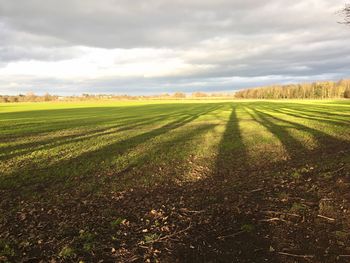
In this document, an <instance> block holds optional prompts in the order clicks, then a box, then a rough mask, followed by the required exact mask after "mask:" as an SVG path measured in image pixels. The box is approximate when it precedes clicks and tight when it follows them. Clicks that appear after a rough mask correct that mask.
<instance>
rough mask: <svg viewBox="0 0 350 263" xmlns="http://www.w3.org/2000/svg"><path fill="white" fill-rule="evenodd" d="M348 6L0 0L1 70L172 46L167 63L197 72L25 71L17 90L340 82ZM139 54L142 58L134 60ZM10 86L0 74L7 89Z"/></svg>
mask: <svg viewBox="0 0 350 263" xmlns="http://www.w3.org/2000/svg"><path fill="white" fill-rule="evenodd" d="M343 5H344V2H343V0H296V1H288V0H267V1H256V0H235V1H232V0H215V1H213V0H172V1H170V0H150V1H143V0H133V1H130V0H105V1H97V0H60V1H58V0H45V1H44V0H26V1H20V0H11V1H9V0H0V38H1V42H0V67H4V66H6V63H8V62H11V61H20V60H40V61H58V60H62V59H69V58H74V57H79V56H80V55H81V51H80V50H79V48H78V47H79V46H87V47H99V48H102V49H114V48H119V49H125V50H126V51H127V50H128V51H130V49H131V48H145V47H146V48H153V49H160V48H166V49H169V50H170V51H172V52H170V53H169V54H168V53H166V52H165V53H164V54H162V56H163V58H164V59H165V60H166V59H171V58H173V57H174V56H176V57H177V58H179V59H181V60H183V61H184V62H185V63H186V64H190V65H192V66H193V67H194V68H198V67H199V69H196V70H193V71H189V72H182V73H181V74H178V75H176V76H173V75H171V76H164V77H162V78H159V77H157V78H156V77H153V78H138V77H135V78H121V77H119V78H117V77H115V78H114V77H108V78H107V77H106V78H100V79H94V80H87V79H88V78H86V79H83V80H79V81H78V80H71V81H68V80H60V79H54V78H39V77H35V76H32V77H20V78H19V80H20V81H19V83H20V85H19V86H21V87H22V88H23V89H36V90H38V91H41V90H44V89H51V88H50V87H56V89H53V90H57V89H59V90H61V89H62V93H79V92H84V91H90V92H94V91H95V90H98V91H99V92H101V93H102V92H104V91H105V92H111V93H112V92H119V93H123V92H124V93H125V92H131V93H149V92H158V91H159V92H160V91H165V92H169V91H176V90H181V91H194V90H214V91H215V90H230V89H231V90H233V89H236V88H241V87H250V86H253V85H261V84H271V83H278V82H280V83H288V82H296V81H302V80H311V81H312V80H318V79H322V78H324V79H336V78H343V77H347V76H350V55H349V54H350V29H349V28H348V27H346V26H344V25H339V24H337V21H339V20H341V18H340V17H339V16H338V15H337V14H336V11H337V10H340V9H341V8H342V7H343ZM138 59H143V58H133V60H135V61H137V60H138ZM146 59H147V58H146ZM128 62H130V60H126V61H123V60H122V59H121V60H116V63H119V64H123V63H128ZM202 65H210V66H211V67H208V68H206V67H204V68H200V66H202ZM87 77H88V76H87ZM10 82H12V81H11V80H10V79H8V80H6V78H5V79H4V78H3V79H2V80H0V92H3V91H5V88H6V87H9V86H10V85H9V84H8V83H10ZM9 89H12V91H13V90H14V88H6V91H7V92H9ZM16 89H17V88H16ZM18 89H19V88H18Z"/></svg>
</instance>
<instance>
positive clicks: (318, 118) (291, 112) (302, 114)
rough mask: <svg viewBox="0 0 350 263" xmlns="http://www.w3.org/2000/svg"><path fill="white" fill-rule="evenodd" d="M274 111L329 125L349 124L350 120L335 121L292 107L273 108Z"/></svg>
mask: <svg viewBox="0 0 350 263" xmlns="http://www.w3.org/2000/svg"><path fill="white" fill-rule="evenodd" d="M274 111H275V112H277V113H282V114H285V115H289V116H293V117H296V118H301V119H307V120H311V121H317V122H321V123H328V124H331V125H349V124H350V122H349V121H346V120H344V121H337V120H332V119H329V118H328V119H325V118H324V117H321V116H315V114H314V115H312V114H307V113H305V111H303V112H300V110H299V111H296V110H293V109H283V110H278V109H274Z"/></svg>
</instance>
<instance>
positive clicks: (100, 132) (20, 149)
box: [0, 113, 181, 161]
mask: <svg viewBox="0 0 350 263" xmlns="http://www.w3.org/2000/svg"><path fill="white" fill-rule="evenodd" d="M179 115H181V113H176V114H169V115H163V116H160V117H154V118H141V119H137V120H135V121H134V122H133V124H130V119H126V120H125V121H123V122H122V123H118V124H116V125H112V126H106V127H104V128H100V129H93V130H91V131H88V132H87V131H85V132H80V133H77V134H74V135H64V136H60V137H54V138H50V139H47V140H41V141H35V142H30V143H23V144H20V145H14V146H8V147H4V148H1V150H2V151H3V154H0V161H5V160H9V159H11V158H14V157H16V156H20V155H24V154H27V153H30V152H34V151H38V150H48V149H52V148H54V147H58V146H62V145H65V144H70V143H73V142H81V141H85V140H89V139H91V138H94V137H96V136H106V135H111V134H117V133H118V132H122V131H128V130H132V129H137V128H139V127H143V126H145V125H150V124H154V123H156V122H158V121H163V120H166V119H168V118H171V117H176V116H179ZM110 130H112V131H110ZM11 151H15V153H6V152H11Z"/></svg>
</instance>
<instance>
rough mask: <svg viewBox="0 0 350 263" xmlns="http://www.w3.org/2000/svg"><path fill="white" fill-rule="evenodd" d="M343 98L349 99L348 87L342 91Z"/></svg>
mask: <svg viewBox="0 0 350 263" xmlns="http://www.w3.org/2000/svg"><path fill="white" fill-rule="evenodd" d="M344 98H346V99H350V87H347V88H346V89H345V91H344Z"/></svg>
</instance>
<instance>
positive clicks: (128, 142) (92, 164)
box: [1, 105, 219, 190]
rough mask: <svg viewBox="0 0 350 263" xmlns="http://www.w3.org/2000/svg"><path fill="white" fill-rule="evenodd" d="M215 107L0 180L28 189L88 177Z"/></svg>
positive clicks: (214, 108) (10, 185)
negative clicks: (121, 156) (77, 177)
mask: <svg viewBox="0 0 350 263" xmlns="http://www.w3.org/2000/svg"><path fill="white" fill-rule="evenodd" d="M218 108H219V106H216V105H214V106H211V107H209V108H208V109H206V110H203V109H201V108H199V110H198V111H197V113H195V114H193V113H192V114H184V115H185V116H184V117H181V118H180V119H176V120H175V121H172V122H170V123H167V124H165V125H163V126H161V127H160V128H157V129H154V130H151V131H149V132H145V133H141V134H139V135H136V136H134V137H131V138H128V139H125V140H122V141H119V142H117V143H111V144H109V145H107V146H104V147H102V148H99V149H97V150H94V151H89V152H86V153H83V154H81V155H79V156H77V157H75V158H72V159H68V160H64V161H61V162H58V163H55V164H54V165H52V166H49V167H45V168H42V169H41V170H42V171H38V170H37V169H36V168H34V169H30V168H28V169H26V170H25V171H23V170H22V169H21V170H19V171H15V172H13V173H12V174H10V175H8V176H6V178H1V179H3V180H2V181H3V183H2V185H5V186H6V185H8V187H10V188H20V187H24V186H25V187H26V189H27V190H28V189H29V188H33V187H36V186H38V185H39V187H40V186H43V187H48V186H49V185H55V184H57V183H58V182H64V181H65V180H67V176H68V177H74V176H81V175H84V176H86V174H87V173H89V174H90V176H91V174H93V173H94V172H96V171H101V169H104V168H108V167H106V166H108V165H111V161H112V160H113V159H114V158H115V157H116V156H120V155H122V154H124V153H125V152H126V151H128V150H130V149H132V148H135V147H137V146H138V145H139V144H141V143H144V142H146V141H148V140H151V139H153V138H155V137H157V136H160V135H162V134H165V133H167V132H169V131H171V130H174V129H177V128H180V127H181V126H184V125H185V124H187V123H190V122H192V121H194V120H195V119H197V118H198V117H200V116H201V115H205V114H208V113H209V112H212V111H215V110H216V109H218ZM126 169H128V167H126V168H123V169H122V170H121V171H119V173H123V172H124V171H125V170H126Z"/></svg>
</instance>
